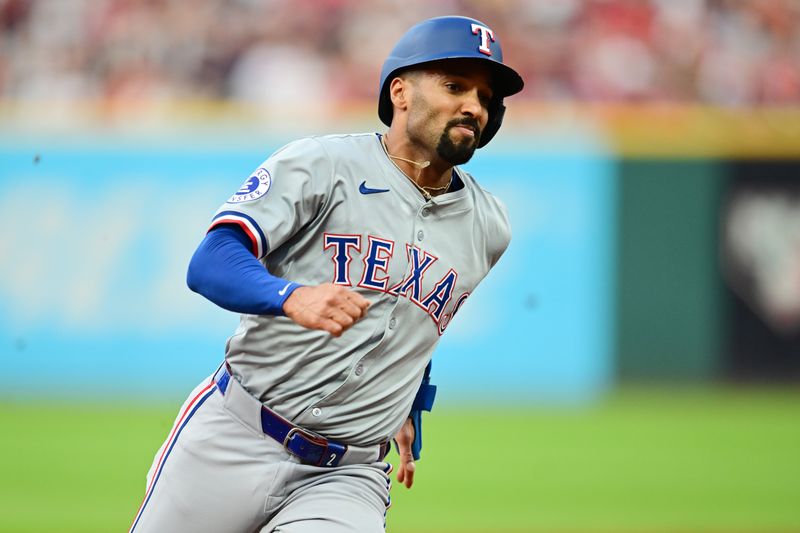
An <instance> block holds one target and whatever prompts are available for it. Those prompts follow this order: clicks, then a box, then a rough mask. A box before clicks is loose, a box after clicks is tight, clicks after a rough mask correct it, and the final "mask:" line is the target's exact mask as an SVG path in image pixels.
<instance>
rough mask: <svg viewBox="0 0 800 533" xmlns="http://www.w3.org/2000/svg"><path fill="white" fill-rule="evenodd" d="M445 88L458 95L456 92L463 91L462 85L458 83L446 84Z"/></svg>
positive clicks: (450, 82)
mask: <svg viewBox="0 0 800 533" xmlns="http://www.w3.org/2000/svg"><path fill="white" fill-rule="evenodd" d="M444 86H445V87H446V88H447V90H448V91H451V92H454V93H456V92H458V91H460V90H461V85H459V84H458V83H456V82H453V81H448V82H445V84H444Z"/></svg>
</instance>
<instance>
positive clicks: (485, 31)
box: [472, 24, 494, 56]
mask: <svg viewBox="0 0 800 533" xmlns="http://www.w3.org/2000/svg"><path fill="white" fill-rule="evenodd" d="M472 33H473V34H474V35H478V33H480V34H481V45H480V46H479V47H478V50H479V51H480V52H482V53H484V54H486V55H487V56H490V55H492V50H491V49H490V48H489V40H491V41H492V42H494V32H493V31H492V30H491V29H490V28H487V27H486V26H481V25H480V24H473V25H472Z"/></svg>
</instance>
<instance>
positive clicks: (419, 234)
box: [417, 230, 425, 241]
mask: <svg viewBox="0 0 800 533" xmlns="http://www.w3.org/2000/svg"><path fill="white" fill-rule="evenodd" d="M424 238H425V232H424V231H422V230H419V231H418V232H417V240H418V241H421V240H422V239H424Z"/></svg>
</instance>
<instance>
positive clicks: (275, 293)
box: [186, 225, 301, 315]
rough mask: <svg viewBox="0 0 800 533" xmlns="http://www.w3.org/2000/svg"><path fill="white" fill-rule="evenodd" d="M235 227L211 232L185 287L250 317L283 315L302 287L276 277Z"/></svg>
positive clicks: (196, 255) (191, 265) (197, 252)
mask: <svg viewBox="0 0 800 533" xmlns="http://www.w3.org/2000/svg"><path fill="white" fill-rule="evenodd" d="M250 244H251V243H250V239H249V238H248V236H247V235H246V234H245V233H244V231H242V230H241V229H239V228H238V227H236V226H231V225H223V226H217V227H215V228H214V229H212V230H211V231H209V232H208V233H207V234H206V236H205V238H204V239H203V241H202V242H201V243H200V245H199V246H198V247H197V250H195V252H194V255H193V256H192V260H191V261H190V262H189V270H188V272H187V274H186V284H187V285H188V286H189V288H190V289H192V290H193V291H194V292H196V293H198V294H201V295H202V296H205V297H206V298H208V299H209V300H211V301H212V302H214V303H215V304H217V305H218V306H220V307H222V308H223V309H227V310H229V311H234V312H236V313H245V314H249V315H283V314H284V312H283V303H284V302H285V301H286V299H287V298H288V297H289V295H291V294H292V292H294V290H295V289H297V288H298V287H301V285H300V284H298V283H294V282H291V281H286V280H285V279H281V278H279V277H277V276H273V275H272V274H270V273H269V271H268V270H267V269H266V268H265V267H264V265H263V264H261V262H260V261H259V260H258V259H256V257H255V256H254V255H253V254H252V252H251V251H250Z"/></svg>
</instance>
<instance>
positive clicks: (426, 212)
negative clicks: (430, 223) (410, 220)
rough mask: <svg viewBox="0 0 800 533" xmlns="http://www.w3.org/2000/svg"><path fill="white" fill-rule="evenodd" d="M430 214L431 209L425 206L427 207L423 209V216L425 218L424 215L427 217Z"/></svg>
mask: <svg viewBox="0 0 800 533" xmlns="http://www.w3.org/2000/svg"><path fill="white" fill-rule="evenodd" d="M430 214H431V211H430V209H428V208H427V207H425V208H424V209H423V210H422V216H423V218H424V217H426V216H428V215H430Z"/></svg>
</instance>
